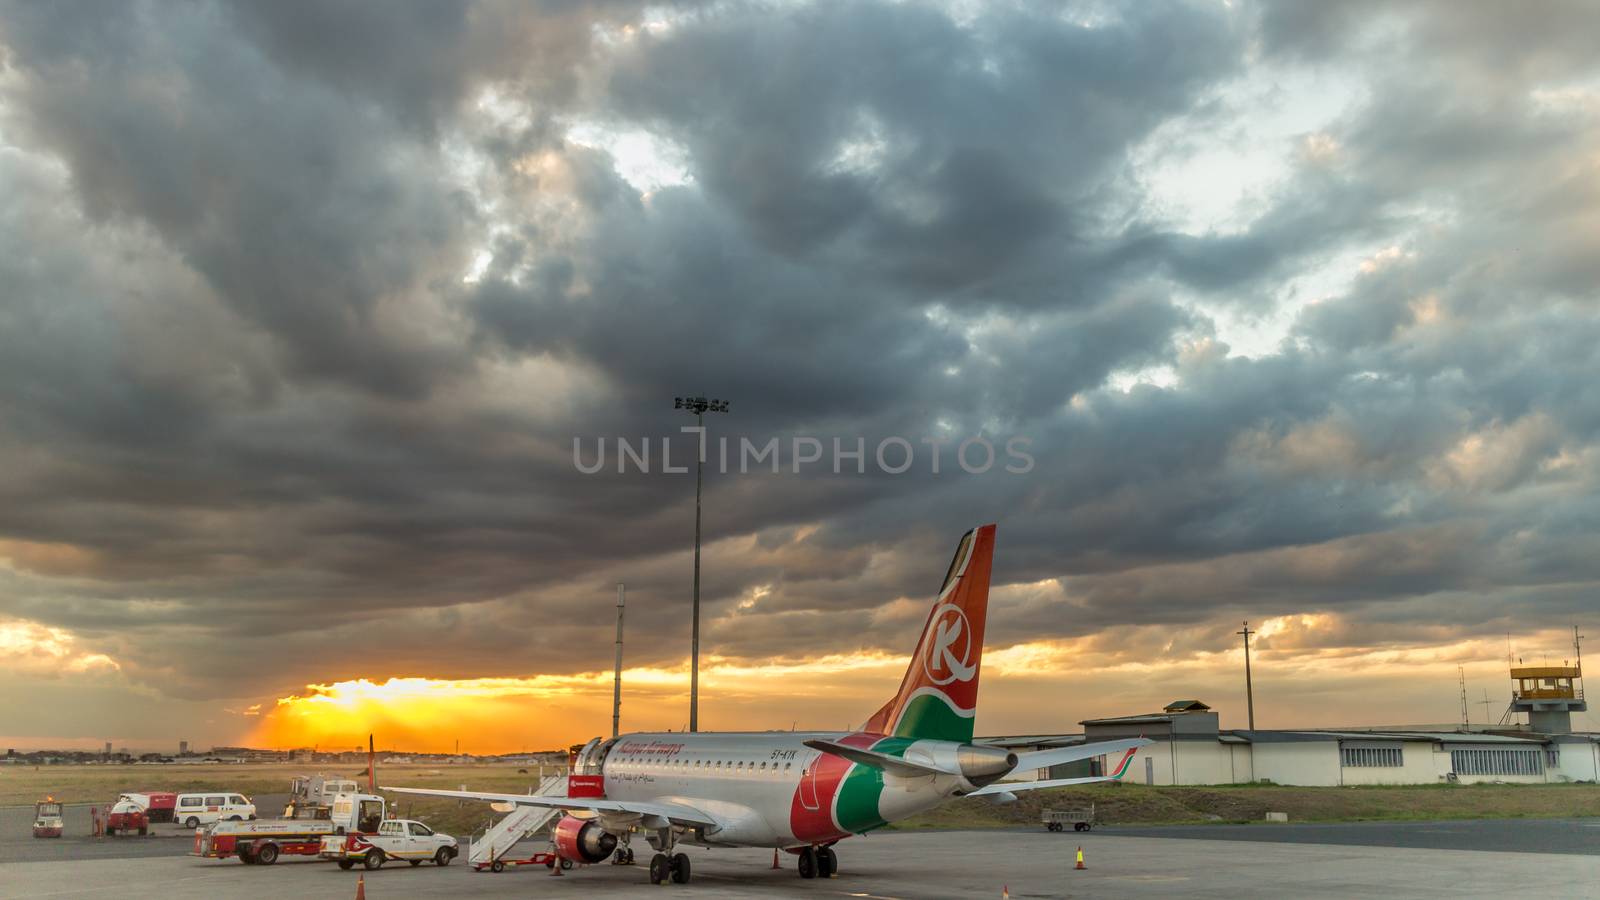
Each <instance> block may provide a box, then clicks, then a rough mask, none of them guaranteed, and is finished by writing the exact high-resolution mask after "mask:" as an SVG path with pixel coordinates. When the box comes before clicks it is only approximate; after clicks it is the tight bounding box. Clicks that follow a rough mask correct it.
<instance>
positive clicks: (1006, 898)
mask: <svg viewBox="0 0 1600 900" xmlns="http://www.w3.org/2000/svg"><path fill="white" fill-rule="evenodd" d="M1000 900H1011V888H1009V887H1007V886H1006V885H1003V884H1002V885H1000Z"/></svg>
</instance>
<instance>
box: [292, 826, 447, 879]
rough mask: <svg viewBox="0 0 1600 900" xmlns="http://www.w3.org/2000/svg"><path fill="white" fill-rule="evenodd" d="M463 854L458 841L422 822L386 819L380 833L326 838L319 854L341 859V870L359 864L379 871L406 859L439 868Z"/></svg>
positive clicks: (380, 827)
mask: <svg viewBox="0 0 1600 900" xmlns="http://www.w3.org/2000/svg"><path fill="white" fill-rule="evenodd" d="M460 852H461V849H460V848H459V847H457V846H456V839H455V838H453V837H451V836H450V835H448V834H438V833H436V832H434V830H433V829H432V828H429V827H428V826H426V825H424V824H422V823H421V822H414V821H412V820H411V819H385V820H384V821H383V822H381V823H379V825H378V830H377V831H372V832H351V833H349V834H344V835H328V836H327V837H324V838H323V839H322V849H321V851H320V852H318V853H317V855H318V856H320V857H322V858H323V859H332V860H338V862H339V868H341V869H349V868H351V867H353V866H354V865H355V864H356V863H360V864H361V865H362V866H363V867H365V868H367V869H376V868H378V867H379V866H381V865H383V864H384V863H386V862H388V861H389V860H391V859H403V860H405V861H406V862H408V863H411V864H412V865H413V866H420V865H422V863H423V862H424V861H426V860H432V861H433V864H434V865H436V866H448V865H450V860H452V859H455V858H456V855H457V854H458V853H460Z"/></svg>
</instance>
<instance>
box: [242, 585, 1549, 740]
mask: <svg viewBox="0 0 1600 900" xmlns="http://www.w3.org/2000/svg"><path fill="white" fill-rule="evenodd" d="M1338 627H1339V623H1338V621H1337V620H1336V619H1334V618H1333V617H1331V616H1325V615H1318V616H1286V617H1280V618H1277V619H1270V620H1267V621H1264V622H1262V623H1261V625H1260V628H1261V631H1260V634H1261V638H1260V640H1261V645H1260V648H1259V650H1258V651H1257V652H1256V653H1255V654H1254V655H1253V661H1254V662H1255V663H1256V667H1255V680H1256V717H1257V723H1258V725H1259V726H1260V727H1264V728H1296V727H1299V728H1305V727H1337V726H1342V725H1385V724H1432V723H1437V724H1443V723H1451V722H1457V721H1459V719H1460V689H1459V685H1458V681H1457V666H1458V665H1460V666H1463V667H1464V668H1465V671H1466V677H1467V680H1468V684H1469V691H1468V693H1469V696H1468V700H1469V703H1470V704H1471V706H1470V711H1469V715H1470V717H1471V719H1472V721H1473V722H1482V721H1484V719H1485V716H1486V715H1487V716H1489V717H1490V718H1495V719H1497V718H1498V716H1499V714H1500V712H1501V711H1502V710H1503V709H1504V701H1505V696H1506V690H1507V676H1506V663H1505V647H1504V643H1503V642H1496V641H1488V640H1468V641H1454V642H1445V643H1439V644H1427V645H1409V646H1395V647H1380V648H1348V647H1340V648H1318V647H1316V646H1314V644H1315V638H1316V636H1317V635H1318V634H1319V633H1323V632H1327V631H1330V630H1336V629H1337V628H1338ZM1171 634H1172V632H1170V630H1168V629H1159V628H1135V627H1129V628H1120V629H1112V630H1111V631H1109V632H1106V633H1103V634H1100V635H1095V636H1093V637H1088V638H1082V639H1078V640H1072V641H1040V642H1030V643H1024V644H1017V645H1014V646H1010V647H1005V648H998V649H995V648H991V649H990V650H989V651H988V652H987V653H986V655H985V657H984V683H983V693H982V697H983V700H982V702H981V705H980V707H979V713H978V717H979V721H978V730H979V733H980V734H1020V733H1055V732H1072V731H1077V730H1081V729H1080V728H1079V726H1078V724H1077V723H1078V721H1079V720H1080V719H1083V718H1088V717H1093V716H1104V715H1125V714H1130V713H1136V712H1148V711H1151V710H1153V709H1157V708H1159V707H1160V706H1161V705H1162V704H1164V703H1166V702H1167V701H1170V700H1173V699H1177V698H1180V697H1197V698H1198V699H1202V700H1205V701H1206V702H1208V703H1210V704H1212V705H1213V706H1214V707H1216V708H1217V709H1218V710H1219V712H1220V713H1221V715H1222V724H1223V727H1225V728H1229V727H1233V728H1242V727H1244V726H1245V722H1244V718H1245V716H1244V702H1243V693H1244V691H1243V663H1242V652H1241V651H1240V650H1238V649H1233V650H1229V651H1225V652H1206V651H1182V650H1179V649H1177V648H1173V647H1171V645H1170V643H1168V644H1161V643H1158V642H1159V641H1160V640H1161V639H1162V636H1167V638H1168V639H1170V635H1171ZM1569 640H1570V633H1563V632H1561V631H1554V630H1553V631H1550V632H1543V633H1539V634H1531V635H1522V636H1518V637H1517V638H1516V645H1517V646H1518V647H1519V648H1524V649H1525V650H1526V652H1529V653H1535V654H1536V655H1537V654H1540V653H1546V655H1548V654H1552V653H1553V654H1554V658H1558V659H1559V658H1565V655H1564V654H1563V652H1562V648H1563V642H1564V641H1569ZM1569 647H1570V645H1569ZM1531 648H1541V649H1540V650H1534V649H1531ZM904 667H905V658H904V657H897V656H891V655H886V654H879V653H863V654H851V655H831V656H825V657H820V658H818V659H816V660H810V661H806V660H786V661H775V662H772V663H769V664H750V663H748V662H745V661H738V660H728V659H721V658H710V659H708V660H707V661H706V662H705V663H704V665H703V666H702V669H701V718H702V722H703V725H702V728H704V729H705V730H766V729H789V728H791V727H798V728H801V729H806V728H812V729H841V730H842V729H847V728H851V727H855V726H859V725H860V723H861V722H862V721H864V720H865V719H866V717H867V716H868V715H870V714H871V713H872V711H873V710H874V709H876V708H877V706H878V705H879V704H880V703H881V702H882V701H883V700H885V699H887V698H888V696H889V695H890V694H891V693H892V692H893V691H894V688H895V685H896V684H897V683H898V680H899V676H900V674H901V672H902V671H903V670H904ZM1485 689H1487V690H1488V691H1489V692H1490V693H1491V695H1493V696H1495V697H1498V698H1499V700H1498V702H1494V701H1491V703H1490V704H1489V706H1488V707H1485V706H1484V705H1483V704H1482V703H1481V702H1479V701H1481V700H1482V699H1483V691H1484V690H1485ZM687 708H688V671H687V666H685V667H682V668H678V669H666V668H631V669H627V670H626V671H625V672H624V674H623V706H622V730H623V731H630V730H632V731H646V730H666V729H674V730H681V729H683V728H684V726H685V722H686V719H687ZM1418 709H1423V710H1426V711H1427V714H1426V715H1424V716H1421V717H1419V716H1418V715H1417V714H1416V712H1415V711H1416V710H1418ZM610 717H611V673H610V672H609V671H606V672H587V673H579V674H572V675H536V676H532V677H519V678H473V679H458V680H445V679H434V678H427V677H390V678H385V679H382V680H368V679H359V680H352V681H341V682H336V683H331V684H315V685H307V686H306V688H305V689H304V690H303V691H300V692H297V693H295V694H293V695H291V696H287V697H283V698H280V699H278V700H277V702H276V704H275V705H272V706H270V707H269V708H264V709H262V710H261V711H260V714H259V716H257V717H255V720H256V725H255V726H254V728H253V730H252V731H251V732H250V734H249V736H248V738H247V739H246V740H247V743H250V744H251V745H254V746H265V747H280V748H288V747H310V746H316V747H320V748H324V749H327V748H353V747H357V746H364V745H365V743H366V735H367V734H368V732H372V733H374V734H375V735H376V736H377V742H378V744H379V746H380V747H388V748H396V749H405V750H411V751H418V752H448V751H450V750H452V749H453V748H454V746H455V742H456V741H457V740H459V741H460V747H461V749H462V750H463V751H465V752H472V753H505V752H517V751H521V750H540V749H554V748H559V747H565V746H568V745H570V744H573V743H579V742H582V741H585V740H587V739H588V738H590V737H593V736H594V735H598V734H609V733H610V726H611V722H610Z"/></svg>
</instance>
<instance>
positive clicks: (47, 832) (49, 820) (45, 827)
mask: <svg viewBox="0 0 1600 900" xmlns="http://www.w3.org/2000/svg"><path fill="white" fill-rule="evenodd" d="M63 827H64V826H63V822H62V819H61V804H59V803H57V802H56V798H54V797H46V798H44V799H43V800H41V801H39V802H38V803H35V804H34V805H33V836H34V837H36V838H58V837H61V831H62V828H63Z"/></svg>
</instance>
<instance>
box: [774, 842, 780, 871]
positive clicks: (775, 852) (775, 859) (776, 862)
mask: <svg viewBox="0 0 1600 900" xmlns="http://www.w3.org/2000/svg"><path fill="white" fill-rule="evenodd" d="M772 867H773V868H774V869H777V868H781V867H780V866H779V865H778V848H777V847H773V848H772Z"/></svg>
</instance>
